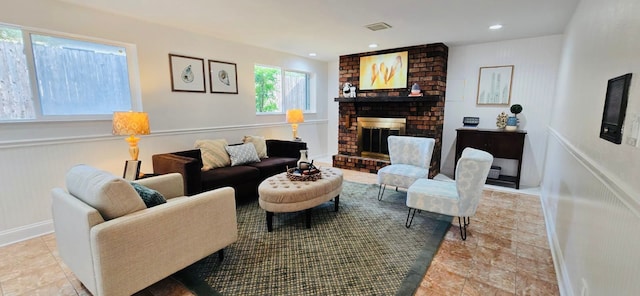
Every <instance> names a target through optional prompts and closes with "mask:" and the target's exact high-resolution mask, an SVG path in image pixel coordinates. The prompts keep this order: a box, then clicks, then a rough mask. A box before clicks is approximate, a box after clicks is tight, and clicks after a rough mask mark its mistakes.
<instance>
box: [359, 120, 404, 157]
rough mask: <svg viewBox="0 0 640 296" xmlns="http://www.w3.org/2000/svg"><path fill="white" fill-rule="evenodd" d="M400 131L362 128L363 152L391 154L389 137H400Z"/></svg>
mask: <svg viewBox="0 0 640 296" xmlns="http://www.w3.org/2000/svg"><path fill="white" fill-rule="evenodd" d="M399 135H400V130H399V129H389V128H375V127H374V128H366V127H363V128H362V152H373V153H381V154H389V145H388V143H387V137H389V136H399Z"/></svg>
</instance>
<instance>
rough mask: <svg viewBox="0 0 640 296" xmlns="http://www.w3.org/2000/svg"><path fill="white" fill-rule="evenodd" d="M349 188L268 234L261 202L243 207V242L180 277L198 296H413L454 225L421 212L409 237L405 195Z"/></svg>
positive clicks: (284, 219)
mask: <svg viewBox="0 0 640 296" xmlns="http://www.w3.org/2000/svg"><path fill="white" fill-rule="evenodd" d="M377 192H378V186H377V185H371V184H369V185H366V184H359V183H353V182H347V181H345V182H344V186H343V191H342V194H341V195H340V203H339V205H340V209H339V211H338V212H334V205H333V202H332V201H330V202H327V203H325V204H324V205H321V206H318V207H316V208H314V209H313V210H312V222H311V228H309V229H307V228H306V227H305V216H304V212H299V213H276V214H275V216H274V219H273V231H272V232H267V226H266V222H265V212H264V211H263V210H262V209H261V208H260V207H259V205H258V203H257V202H254V203H250V204H246V205H238V206H237V216H238V218H237V219H238V241H237V242H235V243H233V244H232V245H230V246H229V247H227V248H226V249H225V251H224V260H223V261H222V262H220V261H219V258H218V256H217V255H216V254H214V255H211V256H209V257H206V258H204V259H202V260H200V261H198V262H196V263H195V264H193V265H191V266H189V267H187V268H186V269H184V270H182V271H180V272H178V273H177V274H175V275H174V277H175V278H176V279H178V280H179V281H181V282H182V283H184V284H185V285H186V286H187V287H188V288H189V289H191V290H192V291H193V292H194V293H196V294H197V295H367V296H369V295H412V294H413V292H414V291H415V290H416V288H417V287H418V285H419V284H420V281H421V280H422V278H423V276H424V274H425V272H426V270H427V268H428V267H429V264H430V263H431V259H432V258H433V255H434V254H435V252H436V251H437V249H438V247H439V246H440V243H441V242H442V239H443V238H444V235H445V234H446V232H447V229H448V227H449V225H450V223H451V217H450V216H445V215H438V214H433V213H428V212H422V213H420V214H418V215H416V217H415V218H414V221H413V224H412V226H411V228H409V229H407V228H406V227H405V226H404V225H405V219H406V217H407V211H408V208H407V207H406V205H405V200H406V193H405V192H402V191H394V190H393V189H391V190H389V189H387V190H386V192H385V194H384V198H383V200H382V201H378V200H377V198H376V196H377Z"/></svg>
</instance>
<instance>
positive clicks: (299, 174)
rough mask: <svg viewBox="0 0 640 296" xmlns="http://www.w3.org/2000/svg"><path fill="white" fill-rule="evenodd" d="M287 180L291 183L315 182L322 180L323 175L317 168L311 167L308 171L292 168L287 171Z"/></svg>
mask: <svg viewBox="0 0 640 296" xmlns="http://www.w3.org/2000/svg"><path fill="white" fill-rule="evenodd" d="M287 178H289V180H291V181H315V180H318V179H320V178H322V173H321V172H320V170H319V169H317V168H316V167H311V168H309V169H306V170H301V169H299V168H290V169H287Z"/></svg>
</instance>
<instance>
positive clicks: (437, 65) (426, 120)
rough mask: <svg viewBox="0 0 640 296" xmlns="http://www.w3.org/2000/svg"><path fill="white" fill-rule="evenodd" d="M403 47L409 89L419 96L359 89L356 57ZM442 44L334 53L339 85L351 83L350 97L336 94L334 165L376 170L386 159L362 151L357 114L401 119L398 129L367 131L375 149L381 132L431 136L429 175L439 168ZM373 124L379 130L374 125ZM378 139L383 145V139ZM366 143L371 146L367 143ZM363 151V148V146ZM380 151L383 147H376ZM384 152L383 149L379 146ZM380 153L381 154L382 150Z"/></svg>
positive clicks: (444, 64) (444, 57)
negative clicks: (419, 91)
mask: <svg viewBox="0 0 640 296" xmlns="http://www.w3.org/2000/svg"><path fill="white" fill-rule="evenodd" d="M398 51H408V70H409V71H408V77H407V80H408V81H407V84H408V86H409V88H410V86H411V85H413V83H418V84H419V85H420V87H421V89H422V92H423V94H424V96H422V97H409V96H408V94H409V88H406V89H386V90H371V91H360V90H359V87H358V83H359V71H360V57H361V56H368V55H374V54H383V53H392V52H398ZM447 57H448V47H447V46H446V45H444V44H442V43H435V44H426V45H419V46H412V47H405V48H396V49H392V50H385V51H378V52H368V53H360V54H353V55H347V56H341V57H340V85H341V86H342V85H343V84H344V83H345V82H350V83H352V84H353V85H355V86H356V87H357V88H358V90H359V91H357V97H356V98H343V97H340V98H336V99H335V101H336V102H338V103H339V116H340V118H339V122H338V154H336V155H334V156H333V165H334V166H335V167H339V168H343V169H350V170H357V171H364V172H370V173H376V172H377V171H378V169H380V168H382V167H384V166H385V165H388V164H389V161H388V158H387V157H385V156H384V155H377V154H378V153H373V154H372V153H367V151H365V152H364V154H363V151H362V150H363V143H362V142H363V140H362V139H361V138H358V118H392V119H404V121H405V122H406V123H405V124H404V131H403V132H401V133H400V132H398V131H394V130H393V129H389V128H387V127H384V126H381V127H379V128H375V129H376V130H375V131H371V132H370V134H369V138H366V139H365V141H368V142H369V143H370V146H372V147H373V148H376V149H379V150H380V147H377V146H379V143H376V142H375V141H372V140H371V138H374V139H379V138H380V137H382V136H381V135H380V134H382V135H383V136H386V134H388V133H390V134H399V133H400V134H403V135H408V136H418V137H429V138H434V139H435V140H436V145H435V148H434V151H433V156H432V158H431V169H430V170H429V177H431V178H433V176H435V175H437V174H438V173H439V172H440V155H441V150H442V126H443V122H444V95H445V90H446V78H447ZM378 129H379V130H378ZM382 143H384V144H386V141H383V142H382ZM370 148H371V147H370ZM365 150H366V149H365ZM382 150H384V149H382ZM382 152H384V151H382ZM382 154H384V153H382Z"/></svg>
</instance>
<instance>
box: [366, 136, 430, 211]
mask: <svg viewBox="0 0 640 296" xmlns="http://www.w3.org/2000/svg"><path fill="white" fill-rule="evenodd" d="M387 143H388V144H389V158H390V161H391V164H390V165H387V166H385V167H383V168H381V169H380V170H378V184H379V185H380V188H379V189H378V200H382V195H383V194H384V189H385V188H386V186H387V185H389V186H395V187H396V190H398V187H400V188H409V186H411V184H413V182H415V181H416V180H418V179H420V178H428V177H429V167H430V166H431V155H432V154H433V147H434V146H435V144H436V141H435V140H434V139H433V138H422V137H409V136H389V137H388V138H387Z"/></svg>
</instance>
